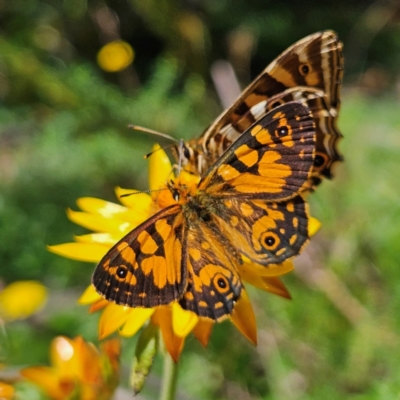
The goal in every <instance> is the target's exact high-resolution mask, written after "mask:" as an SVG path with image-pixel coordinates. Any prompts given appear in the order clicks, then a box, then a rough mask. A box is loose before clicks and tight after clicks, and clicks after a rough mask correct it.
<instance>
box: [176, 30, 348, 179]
mask: <svg viewBox="0 0 400 400" xmlns="http://www.w3.org/2000/svg"><path fill="white" fill-rule="evenodd" d="M342 47H343V46H342V43H341V42H340V41H339V40H338V38H337V36H336V34H335V33H334V32H332V31H324V32H318V33H315V34H313V35H310V36H307V37H305V38H304V39H302V40H300V41H298V42H297V43H295V44H294V45H292V46H291V47H289V48H288V49H287V50H286V51H284V52H283V53H282V54H281V55H280V56H279V57H277V58H276V59H275V60H274V61H273V62H272V63H271V64H269V65H268V66H267V67H266V68H265V70H264V71H263V72H262V73H261V74H260V75H259V76H258V77H257V78H256V79H255V80H254V81H253V82H252V83H251V84H250V85H249V86H248V87H247V88H246V89H245V90H244V91H243V92H242V94H241V95H240V97H239V98H238V99H237V100H236V101H235V102H234V104H233V105H232V106H231V107H230V108H228V109H227V110H225V111H224V112H223V113H222V114H221V115H220V116H219V117H218V118H217V119H216V120H215V121H214V122H213V123H212V124H211V126H210V127H209V128H208V129H206V130H205V131H204V133H203V134H202V135H201V136H200V138H198V139H192V140H190V141H189V142H187V143H185V149H184V150H185V151H184V157H183V160H182V161H183V165H184V167H185V169H186V170H188V171H190V172H192V173H195V174H200V175H202V174H204V172H205V171H206V170H207V169H208V168H209V167H210V166H211V165H212V164H213V163H214V162H215V161H216V160H217V159H218V158H219V157H220V156H221V155H222V154H223V153H224V152H225V150H226V149H227V148H228V147H229V146H230V145H231V144H232V143H233V142H235V140H237V138H238V137H239V136H240V135H242V134H243V132H245V131H246V130H247V129H248V128H249V127H250V126H251V125H252V124H254V123H255V122H256V121H258V120H259V119H260V118H262V117H263V116H264V115H265V114H266V113H267V112H269V111H270V110H272V109H273V108H275V107H276V106H277V105H280V104H284V103H286V102H289V101H299V102H301V103H302V104H304V105H305V106H307V107H308V108H309V109H310V111H311V114H312V117H313V119H314V122H315V127H316V149H315V157H314V165H313V167H312V173H311V176H310V184H309V186H310V187H315V186H317V185H318V184H319V183H320V182H321V180H322V178H323V177H325V178H331V177H332V166H333V164H335V163H336V162H337V161H340V160H341V159H342V157H341V155H340V154H339V152H338V150H337V148H336V146H337V142H338V140H339V139H340V138H341V136H342V135H341V133H340V132H339V130H338V128H337V126H336V121H337V117H338V113H339V107H340V88H341V83H342V77H343V64H344V61H343V55H342ZM176 154H177V153H176Z"/></svg>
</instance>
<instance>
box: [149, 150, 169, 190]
mask: <svg viewBox="0 0 400 400" xmlns="http://www.w3.org/2000/svg"><path fill="white" fill-rule="evenodd" d="M149 161H150V162H149V187H150V190H157V189H160V188H165V185H166V183H167V182H168V180H169V179H170V178H171V177H172V176H173V175H171V172H172V165H171V162H170V160H169V158H168V156H167V153H165V151H164V150H162V149H161V147H160V145H158V144H155V145H154V146H153V148H152V155H151V156H150V157H149Z"/></svg>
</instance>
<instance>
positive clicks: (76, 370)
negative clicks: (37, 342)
mask: <svg viewBox="0 0 400 400" xmlns="http://www.w3.org/2000/svg"><path fill="white" fill-rule="evenodd" d="M50 358H51V363H52V365H54V367H55V368H56V369H57V372H58V374H59V375H60V377H62V378H63V379H65V378H69V379H75V377H77V376H80V375H81V373H82V366H81V363H80V359H79V353H78V352H77V349H76V346H75V343H74V341H73V340H71V339H69V338H67V337H65V336H57V337H56V338H54V339H53V340H52V342H51V345H50Z"/></svg>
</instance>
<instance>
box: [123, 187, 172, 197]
mask: <svg viewBox="0 0 400 400" xmlns="http://www.w3.org/2000/svg"><path fill="white" fill-rule="evenodd" d="M163 190H169V188H168V187H165V188H161V189H153V190H150V189H149V190H141V191H139V192H132V193H124V194H121V195H120V196H119V198H120V199H121V198H122V197H128V196H133V195H134V194H142V193H147V194H149V193H153V192H161V191H163Z"/></svg>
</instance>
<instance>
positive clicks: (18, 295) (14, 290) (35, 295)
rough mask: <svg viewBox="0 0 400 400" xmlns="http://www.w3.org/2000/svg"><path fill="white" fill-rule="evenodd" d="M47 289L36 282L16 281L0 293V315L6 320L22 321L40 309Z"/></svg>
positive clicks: (45, 297) (44, 300)
mask: <svg viewBox="0 0 400 400" xmlns="http://www.w3.org/2000/svg"><path fill="white" fill-rule="evenodd" d="M46 299H47V289H46V288H45V287H44V286H43V285H42V284H41V283H39V282H37V281H17V282H14V283H11V284H10V285H8V286H6V288H5V289H4V290H3V291H2V292H0V315H1V316H2V317H3V318H5V319H8V320H14V319H23V318H27V317H28V316H29V315H31V314H33V313H34V312H36V311H37V310H38V309H39V308H41V307H42V306H43V305H44V303H45V302H46Z"/></svg>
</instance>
